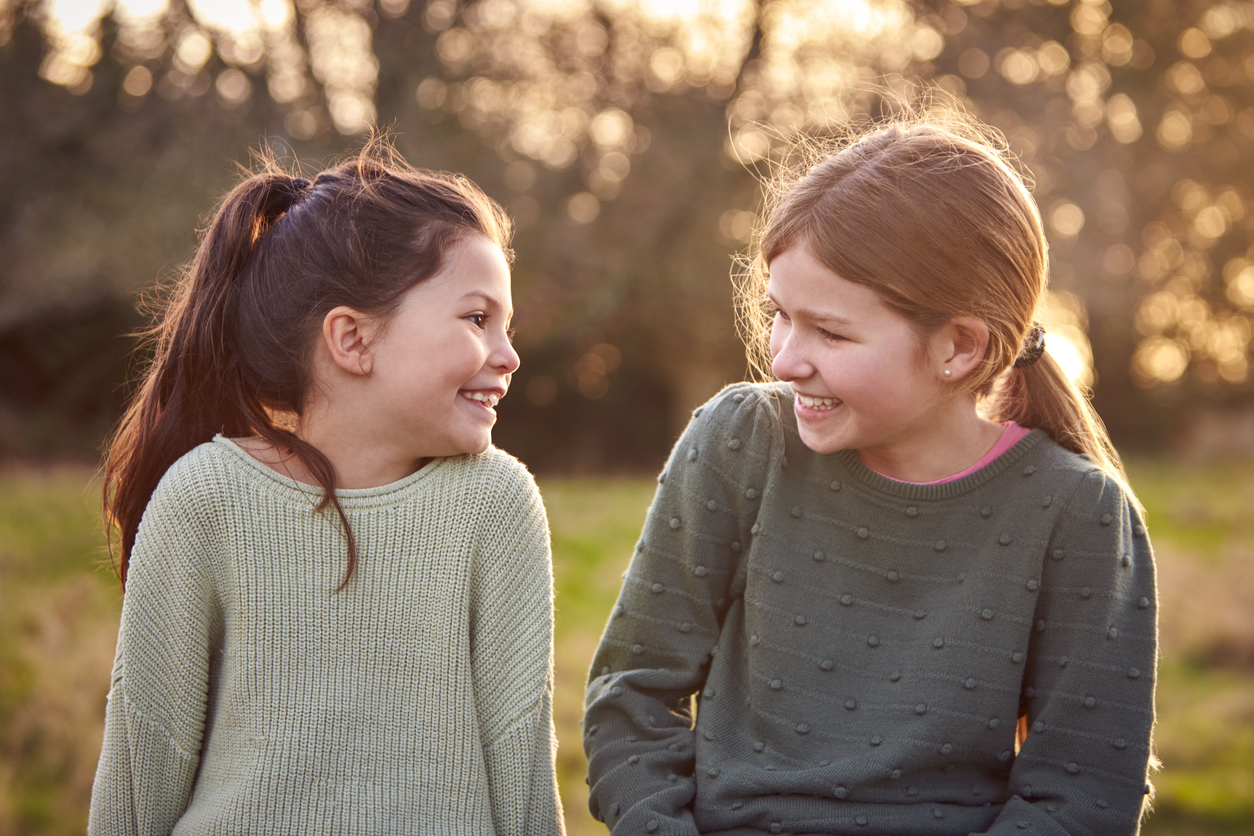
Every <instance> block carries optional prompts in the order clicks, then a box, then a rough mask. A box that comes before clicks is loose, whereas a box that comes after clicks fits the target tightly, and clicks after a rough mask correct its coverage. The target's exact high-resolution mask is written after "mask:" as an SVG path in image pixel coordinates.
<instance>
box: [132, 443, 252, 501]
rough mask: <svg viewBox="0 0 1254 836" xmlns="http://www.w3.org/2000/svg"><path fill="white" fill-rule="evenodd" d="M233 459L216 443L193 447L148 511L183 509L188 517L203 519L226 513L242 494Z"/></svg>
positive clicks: (156, 493) (169, 475)
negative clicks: (215, 511) (219, 511)
mask: <svg viewBox="0 0 1254 836" xmlns="http://www.w3.org/2000/svg"><path fill="white" fill-rule="evenodd" d="M234 458H235V456H234V455H233V454H232V452H231V451H230V450H229V449H227V448H226V447H225V446H224V445H223V444H220V443H217V442H206V443H204V444H201V445H199V446H196V447H193V448H192V449H191V450H189V451H187V452H186V453H184V454H183V455H182V457H180V458H179V459H178V461H176V462H175V463H174V464H172V465H170V468H169V469H168V470H167V471H166V472H165V475H163V476H162V477H161V481H160V482H159V483H158V484H157V487H156V490H154V491H153V493H152V498H151V499H150V500H149V509H150V510H159V509H163V508H165V507H167V506H171V505H172V506H176V507H178V508H181V509H184V510H185V511H186V512H187V514H186V515H187V516H189V517H203V516H204V514H205V513H206V512H209V511H212V510H213V509H215V508H220V509H222V510H226V509H227V508H229V507H230V506H231V505H232V504H233V503H234V501H235V500H236V499H237V497H238V493H239V491H238V487H237V483H238V475H237V471H238V464H236V462H234V461H232V459H234ZM147 516H148V513H147V512H145V517H147Z"/></svg>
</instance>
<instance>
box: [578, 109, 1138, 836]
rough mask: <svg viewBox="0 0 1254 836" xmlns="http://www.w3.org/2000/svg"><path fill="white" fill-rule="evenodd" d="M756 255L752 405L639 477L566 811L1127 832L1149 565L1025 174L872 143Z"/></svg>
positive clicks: (945, 132) (719, 401) (735, 405)
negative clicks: (1081, 377)
mask: <svg viewBox="0 0 1254 836" xmlns="http://www.w3.org/2000/svg"><path fill="white" fill-rule="evenodd" d="M754 255H755V259H754V261H753V264H752V265H751V270H750V275H749V277H748V281H747V282H745V283H744V284H743V286H742V288H741V290H742V295H743V297H744V298H742V300H741V301H742V313H743V314H744V320H745V322H744V324H745V325H746V326H747V327H746V329H745V330H746V331H747V332H748V336H749V342H750V345H751V348H754V349H758V348H760V349H761V353H760V354H758V355H757V356H759V357H761V356H765V358H766V359H765V363H764V364H763V365H767V367H769V369H770V370H771V371H772V372H773V375H774V377H775V378H777V380H778V382H775V383H761V384H740V385H735V386H731V387H729V388H728V389H726V390H724V391H723V392H722V393H721V394H719V395H717V396H716V397H715V398H714V399H713V400H712V401H711V402H710V403H708V404H706V405H705V406H703V407H701V408H700V409H698V410H697V411H696V413H695V416H694V418H693V421H692V423H691V424H690V425H689V427H688V429H687V431H686V432H685V433H684V435H683V437H682V438H681V439H680V441H679V443H678V444H677V445H676V447H675V450H674V452H673V454H672V455H671V458H670V461H669V462H668V463H667V464H666V467H665V470H664V471H663V473H662V475H661V476H659V477H658V481H659V482H660V483H661V485H660V487H659V488H658V492H657V496H656V498H655V499H654V502H653V506H652V508H651V509H650V512H649V516H648V520H647V522H646V524H645V529H644V534H643V536H642V537H641V540H640V542H639V544H638V545H637V547H636V553H635V555H634V557H633V559H632V563H631V567H630V569H629V571H628V573H627V574H626V576H625V580H624V583H623V588H622V592H621V594H620V596H619V599H618V603H617V605H616V606H615V607H614V610H613V613H612V614H611V616H610V620H609V624H608V625H607V627H606V629H605V634H604V637H603V638H602V640H601V646H600V649H599V651H598V652H597V655H596V658H595V660H594V661H593V664H592V670H591V673H590V679H589V683H588V693H587V715H586V718H585V726H584V747H585V749H586V750H587V753H588V759H589V773H590V783H591V785H592V795H591V808H592V812H593V814H594V815H595V816H596V817H598V818H599V819H600V820H602V821H604V822H606V823H607V824H608V825H609V826H610V827H611V829H612V830H613V832H614V833H615V834H620V833H621V834H637V833H641V834H657V836H662V835H663V834H667V835H668V836H675V835H676V834H696V833H720V834H746V835H747V834H757V833H794V834H866V835H867V836H872V834H877V835H879V834H891V835H892V836H966V834H983V833H987V834H1010V833H1015V834H1019V833H1033V834H1042V836H1043V835H1044V834H1051V836H1052V834H1059V835H1061V834H1095V833H1100V834H1103V836H1119V834H1132V833H1135V832H1136V831H1137V829H1138V823H1139V820H1140V817H1141V812H1142V810H1143V808H1144V807H1145V803H1146V800H1147V797H1148V795H1149V793H1150V786H1149V784H1148V783H1147V774H1148V770H1149V767H1150V765H1151V762H1152V760H1153V757H1152V753H1151V743H1150V732H1151V727H1152V724H1153V719H1154V708H1153V696H1154V669H1155V661H1156V649H1155V642H1156V624H1155V603H1154V602H1155V595H1154V564H1153V559H1152V556H1151V550H1150V544H1149V540H1148V539H1147V537H1146V532H1145V528H1144V525H1143V524H1142V519H1141V512H1140V508H1139V506H1138V503H1137V501H1136V499H1135V498H1134V496H1133V494H1132V492H1131V490H1130V489H1129V488H1128V485H1127V481H1126V479H1125V477H1124V474H1123V470H1122V468H1121V466H1120V464H1119V458H1118V456H1117V454H1116V453H1115V451H1114V449H1113V447H1112V446H1111V444H1110V441H1109V439H1108V437H1107V436H1106V433H1105V430H1104V429H1103V427H1102V425H1101V422H1100V420H1099V419H1098V418H1097V416H1096V415H1095V414H1094V413H1093V411H1092V409H1091V407H1090V406H1089V404H1088V401H1087V400H1086V399H1085V397H1084V396H1083V395H1082V394H1081V393H1080V392H1079V391H1077V390H1076V388H1075V387H1074V386H1073V385H1072V384H1071V383H1070V381H1069V380H1068V379H1067V377H1066V376H1065V375H1064V374H1063V373H1062V371H1061V369H1060V368H1059V366H1058V365H1057V364H1056V363H1055V361H1054V360H1053V359H1052V358H1051V356H1050V355H1049V353H1048V352H1047V351H1045V340H1046V335H1045V334H1044V332H1043V330H1042V329H1041V328H1040V327H1039V326H1038V325H1036V324H1034V322H1033V318H1034V313H1035V311H1036V309H1037V305H1038V302H1039V300H1040V297H1041V295H1042V293H1043V292H1044V290H1045V285H1046V276H1047V261H1046V245H1045V238H1044V235H1043V232H1042V228H1041V221H1040V217H1039V215H1038V212H1037V209H1036V206H1035V204H1034V202H1033V200H1032V198H1031V196H1030V195H1029V193H1028V191H1027V189H1026V188H1025V186H1024V183H1023V182H1022V180H1021V178H1020V177H1019V176H1018V175H1017V174H1016V173H1015V172H1014V170H1013V169H1012V168H1011V167H1010V166H1009V165H1007V163H1006V161H1005V159H1004V158H1003V153H1002V152H1000V151H999V150H998V149H997V148H996V147H995V146H994V145H993V144H992V143H990V142H989V141H988V140H987V139H986V138H985V137H984V136H981V135H979V133H978V132H977V131H970V130H957V129H951V128H947V127H944V126H942V125H939V124H929V123H928V122H927V121H924V120H921V119H920V120H915V121H903V122H902V123H900V124H892V125H889V126H887V127H883V128H880V129H877V130H875V131H873V132H870V133H868V134H866V135H863V136H862V137H861V138H858V139H857V140H856V141H854V142H852V143H850V144H848V145H846V146H845V147H844V148H843V149H842V150H839V152H838V153H834V154H830V155H828V156H826V157H824V158H822V159H820V160H819V161H817V164H815V165H813V166H812V167H810V168H808V169H806V170H804V171H803V172H801V174H800V175H799V176H797V177H795V178H794V179H792V180H789V181H787V182H785V183H784V184H783V187H782V188H781V189H780V194H779V197H778V198H777V199H776V201H775V203H774V205H773V206H772V207H771V208H770V209H769V211H768V213H767V221H766V224H765V227H764V229H763V230H762V233H761V237H760V240H759V242H758V244H757V247H756V252H755V254H754ZM768 364H769V365H768ZM698 707H699V710H698ZM694 714H695V721H694V717H693V715H694Z"/></svg>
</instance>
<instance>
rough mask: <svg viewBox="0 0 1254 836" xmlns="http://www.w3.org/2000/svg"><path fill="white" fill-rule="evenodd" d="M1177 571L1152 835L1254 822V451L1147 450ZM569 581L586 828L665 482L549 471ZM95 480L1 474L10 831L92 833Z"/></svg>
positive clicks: (1169, 564)
mask: <svg viewBox="0 0 1254 836" xmlns="http://www.w3.org/2000/svg"><path fill="white" fill-rule="evenodd" d="M1130 470H1131V476H1132V483H1133V485H1135V486H1136V488H1137V490H1138V492H1139V493H1140V495H1141V498H1142V500H1143V501H1144V502H1145V504H1146V506H1147V509H1148V521H1149V525H1150V531H1151V534H1152V536H1153V538H1154V544H1155V548H1156V550H1157V556H1158V563H1159V573H1160V582H1159V588H1160V596H1161V608H1160V619H1161V624H1160V627H1161V632H1162V639H1163V642H1162V646H1163V654H1164V655H1163V663H1162V666H1161V669H1160V679H1159V691H1158V711H1159V723H1158V729H1157V742H1158V750H1159V755H1160V757H1161V758H1162V760H1163V762H1164V769H1163V771H1162V772H1161V773H1159V775H1158V776H1157V778H1156V780H1155V783H1156V784H1157V786H1158V801H1157V803H1156V809H1155V811H1154V813H1153V814H1151V816H1150V817H1149V819H1148V820H1147V822H1146V825H1145V828H1144V830H1143V832H1144V833H1145V834H1148V836H1186V834H1187V836H1221V835H1222V836H1231V835H1233V834H1246V833H1254V617H1251V615H1250V612H1249V610H1250V607H1251V605H1252V604H1254V514H1251V513H1249V511H1248V509H1249V508H1250V507H1251V506H1254V465H1252V464H1251V463H1244V464H1239V463H1225V464H1216V465H1209V466H1204V467H1203V466H1197V467H1185V466H1181V465H1178V464H1173V463H1171V462H1167V461H1163V460H1145V461H1135V462H1132V463H1131V467H1130ZM540 488H541V491H542V492H543V494H544V497H545V504H546V506H547V508H548V511H549V519H550V524H551V526H552V531H553V565H554V574H555V579H556V585H557V622H556V638H555V642H556V651H557V661H556V667H557V694H556V697H555V702H554V716H555V720H556V723H557V727H558V739H559V741H560V748H559V752H558V779H559V783H560V785H561V791H562V799H563V803H564V804H565V807H566V818H567V829H568V831H569V832H570V833H571V834H572V836H582V834H603V833H604V832H605V830H604V828H603V827H602V826H601V825H600V824H598V823H596V822H594V821H592V819H591V817H590V816H589V815H588V813H587V788H586V787H585V786H584V783H583V775H584V769H585V762H584V758H583V752H582V749H581V746H580V735H579V718H580V714H581V712H582V705H583V684H584V678H585V676H586V673H587V666H588V664H589V662H590V661H591V658H592V654H593V652H594V650H595V648H596V643H597V639H598V638H599V636H600V632H601V629H602V627H603V625H604V623H605V618H606V615H607V614H608V612H609V608H610V607H611V606H612V604H613V601H614V598H615V596H616V595H617V593H618V587H619V584H620V582H621V574H622V572H623V571H624V570H625V569H626V566H627V561H628V560H629V559H630V556H631V554H632V546H633V544H634V543H635V541H636V538H637V537H638V536H639V528H640V524H641V523H642V521H643V519H644V513H645V510H646V508H647V506H648V503H649V501H650V499H651V497H652V494H653V490H654V488H655V483H654V482H653V480H652V479H625V480H592V479H578V480H576V479H560V480H559V479H546V480H541V483H540ZM103 557H104V543H103V534H102V530H101V528H100V524H99V511H98V500H97V495H96V482H95V480H94V479H93V477H92V474H91V473H90V472H89V471H88V470H86V469H81V468H51V469H46V470H36V469H21V470H9V471H0V833H4V834H8V833H13V834H31V835H32V836H36V834H38V835H39V836H45V835H46V836H52V835H53V834H71V833H74V834H79V833H82V832H83V827H84V824H85V821H86V811H87V803H88V800H89V798H90V792H91V779H92V775H93V773H94V770H95V764H96V758H97V757H98V754H99V747H100V738H101V734H102V731H103V718H104V696H105V692H106V690H107V684H108V677H109V668H110V666H111V663H112V654H113V644H114V640H115V637H116V630H117V616H118V611H119V607H120V603H121V595H120V592H119V591H118V587H117V581H116V579H115V578H114V577H113V576H112V574H111V572H110V570H109V569H108V567H107V565H106V564H105V563H103Z"/></svg>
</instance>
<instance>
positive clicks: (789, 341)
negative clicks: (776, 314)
mask: <svg viewBox="0 0 1254 836" xmlns="http://www.w3.org/2000/svg"><path fill="white" fill-rule="evenodd" d="M771 372H772V373H773V374H774V375H775V376H776V377H777V378H779V379H780V380H782V381H784V382H785V383H787V382H790V381H793V380H804V379H805V378H807V377H809V376H810V375H811V374H813V373H814V367H813V366H812V365H810V362H809V361H808V360H806V359H805V345H804V341H803V340H802V339H800V338H799V336H798V335H797V334H796V333H795V332H794V331H793V330H792V329H791V328H790V327H788V326H787V325H783V324H782V323H781V322H780V321H779V320H776V321H775V325H774V326H773V327H772V328H771Z"/></svg>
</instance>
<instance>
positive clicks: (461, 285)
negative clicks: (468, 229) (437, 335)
mask: <svg viewBox="0 0 1254 836" xmlns="http://www.w3.org/2000/svg"><path fill="white" fill-rule="evenodd" d="M414 290H416V291H420V292H421V295H425V296H427V297H428V298H429V299H430V300H432V301H434V299H435V298H439V299H441V300H444V301H450V302H455V301H460V300H462V299H467V300H469V299H483V300H484V301H485V302H487V303H490V304H494V305H499V306H501V307H504V308H509V307H510V275H509V263H508V262H507V261H506V260H505V253H504V252H502V251H501V248H500V247H499V246H497V245H496V244H494V243H493V242H492V241H489V240H488V239H487V238H485V237H483V236H481V235H475V236H472V237H470V238H467V239H465V240H462V241H458V242H457V243H456V244H454V245H453V246H451V247H449V249H448V251H447V252H446V253H445V256H444V263H443V264H442V265H440V269H439V270H438V271H436V274H435V275H434V276H432V277H431V278H430V279H428V280H427V281H425V282H423V283H422V284H420V285H418V286H417V287H416V288H414Z"/></svg>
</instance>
